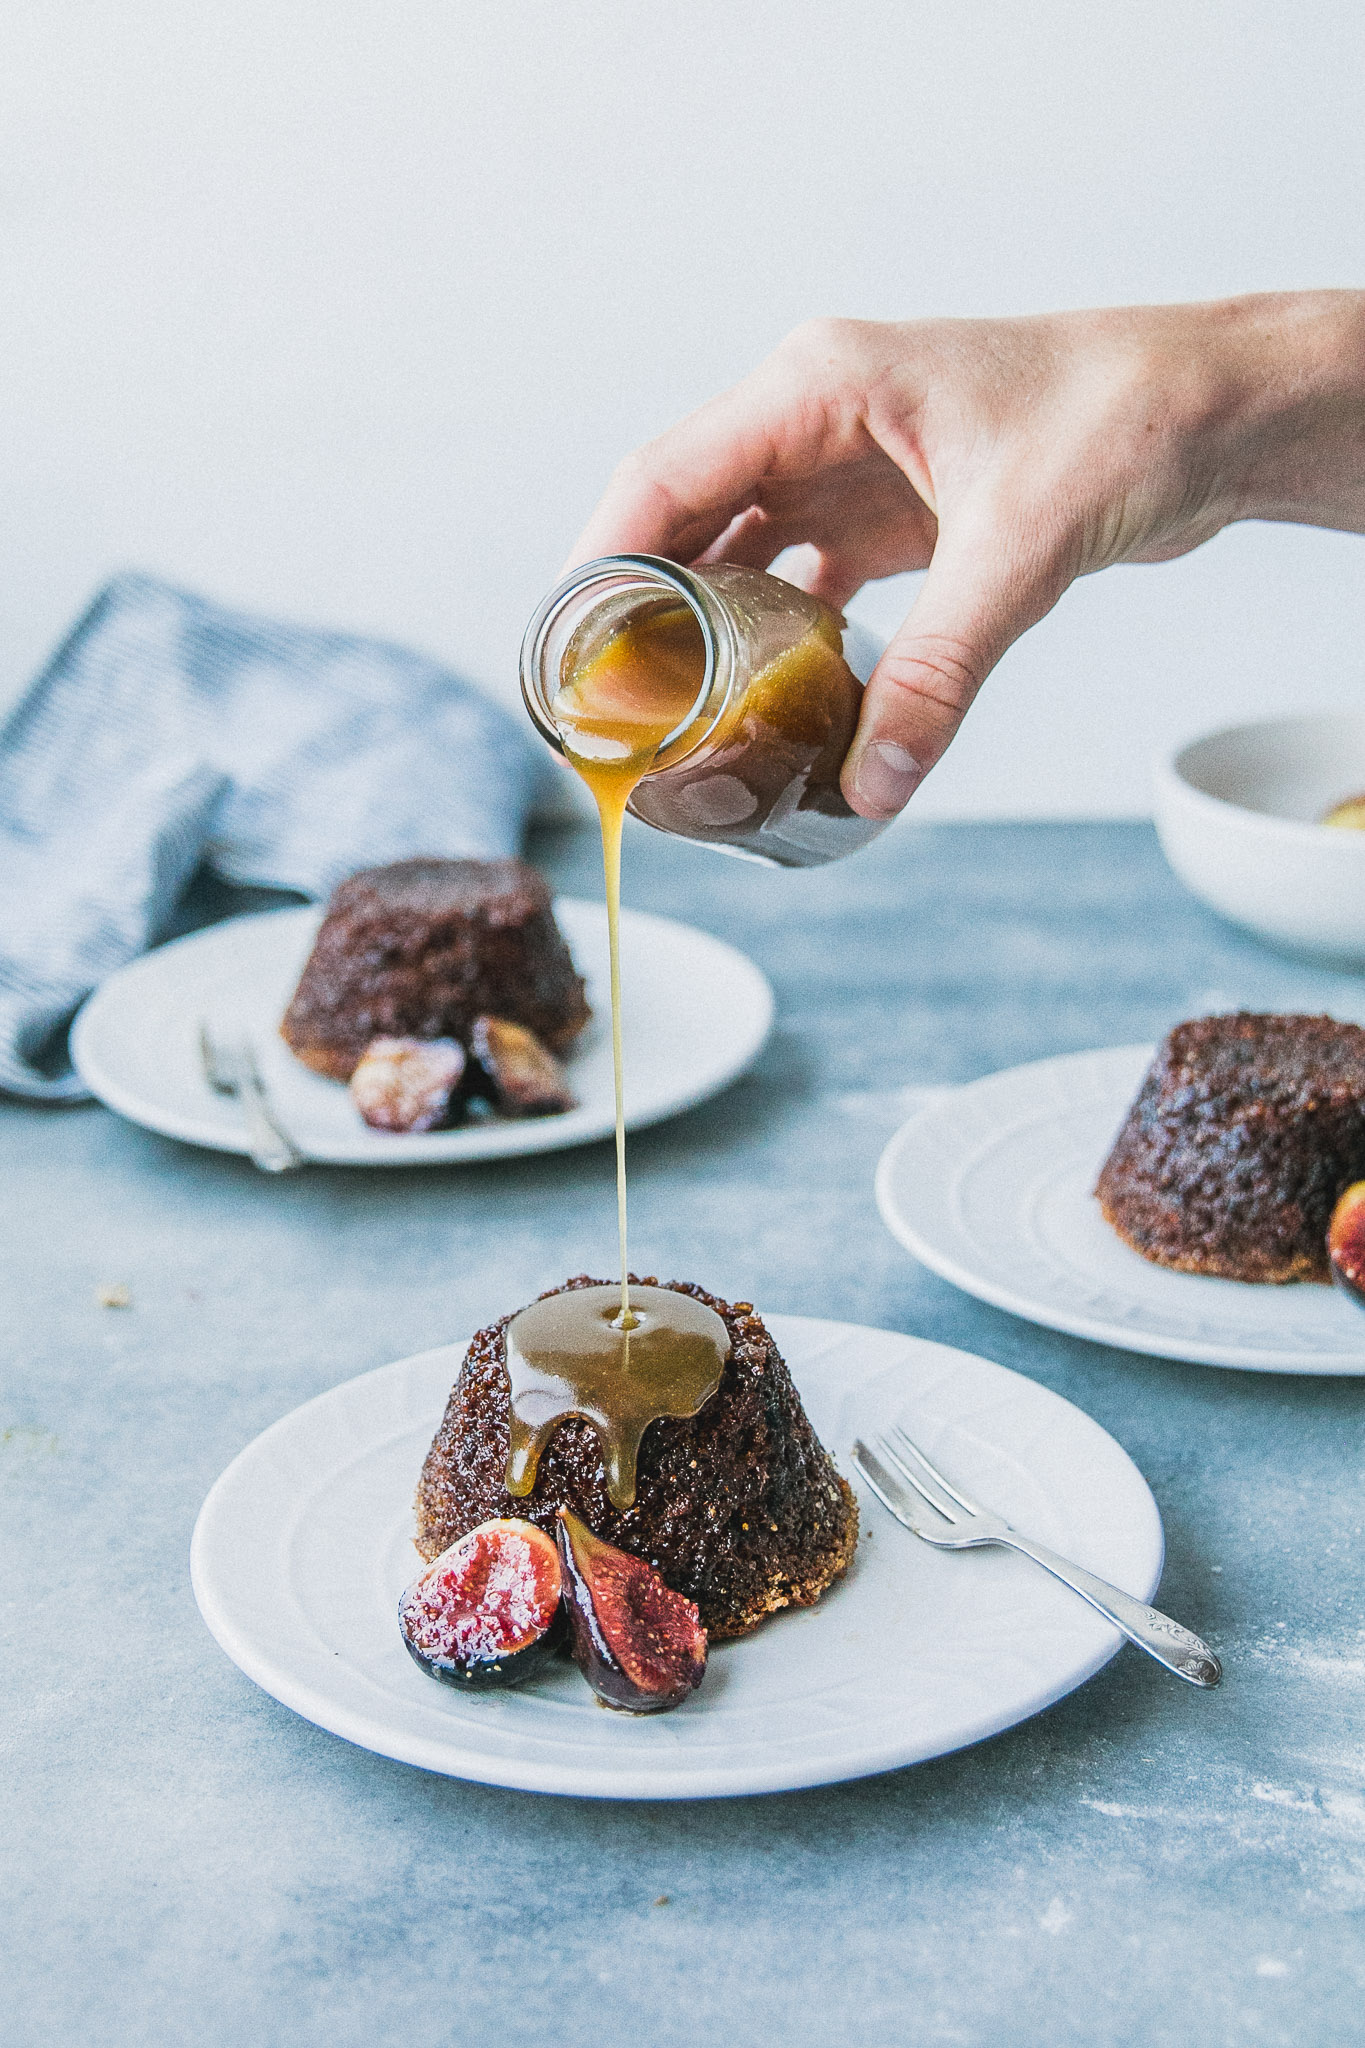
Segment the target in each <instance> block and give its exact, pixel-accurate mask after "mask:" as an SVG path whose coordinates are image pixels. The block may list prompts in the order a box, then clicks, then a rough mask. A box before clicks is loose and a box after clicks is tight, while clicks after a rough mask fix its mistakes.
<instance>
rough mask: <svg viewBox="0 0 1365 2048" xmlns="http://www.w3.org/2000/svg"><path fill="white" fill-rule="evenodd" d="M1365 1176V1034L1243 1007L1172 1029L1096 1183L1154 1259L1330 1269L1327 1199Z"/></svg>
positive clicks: (1272, 1276) (1188, 1269) (1281, 1270)
mask: <svg viewBox="0 0 1365 2048" xmlns="http://www.w3.org/2000/svg"><path fill="white" fill-rule="evenodd" d="M1362 1177H1365V1031H1362V1030H1361V1029H1360V1027H1359V1026H1358V1025H1356V1024H1338V1023H1337V1022H1336V1021H1335V1019H1334V1018H1331V1017H1294V1016H1253V1015H1250V1014H1248V1013H1246V1012H1242V1013H1239V1014H1238V1015H1235V1016H1226V1017H1199V1018H1196V1019H1195V1020H1194V1021H1193V1022H1192V1023H1188V1024H1178V1025H1177V1026H1176V1028H1175V1030H1174V1031H1172V1032H1171V1034H1170V1036H1169V1037H1168V1038H1167V1039H1166V1041H1165V1043H1164V1044H1163V1045H1162V1046H1161V1048H1160V1050H1159V1052H1158V1053H1157V1056H1156V1058H1155V1059H1154V1060H1153V1062H1152V1064H1151V1067H1150V1068H1149V1069H1148V1072H1147V1076H1146V1079H1145V1080H1144V1081H1143V1084H1142V1087H1141V1089H1140V1090H1139V1093H1138V1097H1137V1100H1136V1102H1135V1103H1134V1104H1133V1107H1132V1108H1131V1109H1130V1110H1129V1112H1128V1118H1127V1121H1126V1122H1125V1124H1124V1126H1123V1129H1122V1130H1121V1131H1120V1132H1119V1135H1118V1139H1117V1141H1116V1143H1115V1145H1114V1149H1113V1151H1112V1152H1111V1153H1110V1154H1109V1157H1108V1159H1107V1160H1106V1161H1105V1163H1104V1168H1103V1171H1102V1172H1101V1174H1100V1177H1099V1181H1098V1183H1097V1185H1096V1188H1095V1193H1096V1195H1097V1196H1098V1198H1099V1202H1100V1206H1101V1208H1102V1209H1103V1211H1104V1215H1105V1218H1106V1220H1107V1221H1108V1222H1109V1223H1111V1224H1112V1225H1113V1227H1114V1229H1115V1230H1117V1231H1118V1233H1119V1235H1120V1237H1122V1238H1125V1239H1126V1240H1127V1242H1128V1243H1129V1244H1130V1245H1132V1247H1133V1249H1134V1251H1138V1252H1141V1253H1142V1256H1143V1257H1144V1258H1145V1259H1151V1260H1153V1261H1154V1263H1155V1264H1157V1265H1159V1266H1174V1267H1176V1268H1177V1269H1178V1270H1179V1271H1180V1272H1182V1273H1206V1274H1212V1275H1216V1276H1217V1277H1219V1278H1222V1279H1226V1280H1259V1281H1285V1280H1326V1279H1328V1278H1329V1277H1330V1275H1329V1271H1328V1264H1327V1225H1328V1222H1329V1220H1330V1217H1331V1214H1332V1206H1333V1204H1334V1203H1335V1201H1336V1199H1337V1196H1338V1195H1340V1194H1341V1192H1342V1190H1343V1189H1344V1188H1345V1187H1347V1186H1348V1185H1349V1184H1350V1183H1351V1182H1352V1181H1355V1180H1359V1179H1361V1178H1362Z"/></svg>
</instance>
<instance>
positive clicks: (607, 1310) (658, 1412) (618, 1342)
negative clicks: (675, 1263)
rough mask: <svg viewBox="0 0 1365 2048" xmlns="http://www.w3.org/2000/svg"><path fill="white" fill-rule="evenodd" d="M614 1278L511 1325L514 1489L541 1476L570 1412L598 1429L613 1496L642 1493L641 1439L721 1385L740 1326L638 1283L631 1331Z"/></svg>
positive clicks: (510, 1487)
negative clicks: (544, 1457)
mask: <svg viewBox="0 0 1365 2048" xmlns="http://www.w3.org/2000/svg"><path fill="white" fill-rule="evenodd" d="M617 1307H618V1297H617V1290H616V1289H615V1288H614V1287H575V1288H573V1289H571V1290H570V1292H569V1293H567V1294H551V1295H547V1296H546V1298H545V1299H544V1300H543V1301H536V1302H532V1304H531V1306H530V1307H529V1308H524V1309H523V1310H522V1311H521V1314H520V1315H517V1316H513V1318H512V1320H511V1322H510V1323H509V1324H508V1326H507V1372H508V1377H509V1378H510V1380H511V1382H512V1419H511V1433H510V1442H509V1449H508V1459H507V1491H508V1492H509V1493H510V1494H512V1495H514V1496H516V1497H518V1498H522V1497H524V1496H525V1495H526V1494H528V1493H530V1491H531V1489H532V1488H533V1487H534V1485H535V1483H536V1469H537V1466H538V1464H539V1462H540V1454H541V1452H542V1451H543V1450H544V1448H545V1446H546V1444H547V1443H548V1442H549V1440H550V1438H551V1436H552V1435H553V1434H554V1431H555V1429H556V1428H557V1426H558V1425H559V1423H560V1422H562V1421H563V1419H564V1417H565V1416H566V1415H582V1416H584V1417H585V1418H586V1419H587V1421H589V1422H590V1423H591V1424H592V1426H593V1428H594V1429H595V1430H596V1431H597V1434H598V1437H599V1439H600V1441H601V1444H602V1460H603V1463H604V1465H605V1466H606V1471H607V1495H608V1498H609V1499H610V1501H611V1504H612V1506H613V1507H615V1508H619V1509H621V1510H623V1511H624V1510H625V1509H626V1508H628V1507H629V1506H630V1505H631V1502H632V1501H633V1500H634V1498H635V1461H636V1457H637V1455H638V1453H639V1449H640V1440H641V1438H642V1437H643V1436H644V1433H645V1431H646V1429H648V1427H649V1425H650V1423H651V1422H657V1421H658V1419H659V1417H660V1416H662V1415H678V1416H685V1415H695V1414H696V1413H697V1411H698V1410H699V1409H700V1408H701V1407H702V1406H703V1405H704V1404H705V1403H706V1402H707V1401H709V1400H710V1398H711V1396H712V1394H714V1393H715V1391H716V1388H717V1387H718V1386H719V1385H720V1376H721V1374H722V1372H723V1371H724V1370H725V1361H726V1359H727V1358H728V1357H729V1355H730V1333H729V1331H728V1330H727V1329H726V1327H725V1324H724V1322H723V1321H722V1319H721V1318H720V1317H719V1316H718V1315H717V1314H716V1312H715V1310H714V1309H711V1308H707V1306H706V1304H705V1303H704V1302H700V1301H694V1300H693V1298H692V1296H691V1295H690V1294H675V1293H674V1292H673V1290H672V1288H670V1287H637V1288H636V1290H635V1294H634V1307H633V1322H632V1325H631V1327H630V1329H628V1330H622V1328H621V1327H620V1322H619V1320H618V1316H617Z"/></svg>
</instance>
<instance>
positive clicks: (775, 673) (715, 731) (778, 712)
mask: <svg viewBox="0 0 1365 2048" xmlns="http://www.w3.org/2000/svg"><path fill="white" fill-rule="evenodd" d="M862 697H863V688H862V684H861V683H860V682H859V681H858V679H857V677H856V676H855V675H854V674H853V671H852V670H851V669H850V668H849V666H848V663H847V662H846V661H845V659H844V653H843V645H842V641H841V638H840V633H839V622H838V619H837V617H836V615H835V614H834V613H833V612H828V611H823V610H822V611H820V612H819V613H817V614H816V616H815V617H814V619H813V620H812V622H811V624H810V625H809V627H808V628H807V630H806V631H805V632H804V633H802V634H801V635H800V637H799V638H797V639H795V640H793V641H792V642H791V644H790V645H788V646H787V647H784V648H783V649H782V650H781V651H780V652H779V653H777V654H775V655H774V656H773V658H772V659H771V660H770V661H769V662H767V664H766V665H765V666H763V667H761V668H759V669H757V670H756V671H755V672H754V674H753V675H751V676H750V678H749V680H748V682H747V683H746V684H745V687H744V688H743V690H741V691H738V692H736V693H735V695H734V697H733V699H732V701H731V702H730V703H729V705H728V706H727V707H726V709H725V710H724V712H723V713H722V714H721V717H720V719H719V721H718V722H717V724H716V725H715V726H714V727H713V728H712V729H711V730H710V731H709V732H708V733H707V735H706V744H705V747H704V748H701V749H699V750H698V751H697V752H696V754H695V755H694V756H692V757H690V758H689V756H688V755H687V754H684V755H683V757H682V759H681V760H676V761H674V762H673V764H672V765H671V766H669V767H667V768H666V769H665V770H664V771H663V772H662V773H660V774H659V775H658V776H652V777H650V778H649V779H647V780H646V781H644V782H643V784H642V785H641V786H640V787H639V788H638V789H637V790H636V791H635V792H634V794H633V797H632V799H631V805H630V808H631V810H632V811H633V812H634V813H635V815H636V816H637V817H639V818H643V819H644V821H645V823H646V824H649V825H656V826H658V827H660V828H661V829H662V830H663V831H665V832H678V833H681V834H682V835H683V836H684V837H686V838H688V839H696V840H701V841H710V842H711V843H712V844H718V845H722V846H727V847H729V848H731V849H733V850H742V851H745V852H752V853H756V854H759V855H761V856H763V857H765V858H769V859H778V860H780V861H783V862H785V863H787V864H789V865H792V864H794V865H798V866H799V865H803V864H805V863H806V862H807V861H809V860H812V859H820V860H828V859H830V858H831V857H832V855H833V854H834V853H836V852H838V853H843V852H851V851H853V850H854V849H855V848H856V847H858V846H860V845H863V844H865V843H866V841H867V840H868V839H870V838H872V837H875V835H876V833H877V832H878V830H879V829H880V827H879V826H878V825H876V824H875V823H869V821H868V820H867V819H866V818H860V817H858V815H857V814H856V813H855V812H854V810H853V809H852V807H851V806H850V804H849V802H848V800H847V798H846V797H845V796H844V793H843V791H842V789H841V788H840V786H839V774H840V770H841V769H842V767H843V764H844V759H845V757H846V755H847V753H848V750H849V748H850V747H851V746H852V744H853V735H854V732H855V731H856V729H857V725H858V714H859V711H860V709H861V707H862ZM671 751H672V750H671V749H670V752H671Z"/></svg>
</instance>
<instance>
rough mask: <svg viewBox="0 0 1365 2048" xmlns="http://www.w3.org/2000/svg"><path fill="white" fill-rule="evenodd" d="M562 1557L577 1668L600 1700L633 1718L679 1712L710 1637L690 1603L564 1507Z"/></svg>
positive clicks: (703, 1664)
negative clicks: (593, 1531)
mask: <svg viewBox="0 0 1365 2048" xmlns="http://www.w3.org/2000/svg"><path fill="white" fill-rule="evenodd" d="M559 1554H560V1558H561V1560H562V1562H563V1566H564V1604H565V1606H566V1607H567V1608H568V1611H569V1641H570V1645H571V1647H572V1650H573V1655H574V1662H575V1663H576V1664H577V1666H578V1668H579V1670H580V1671H581V1672H582V1673H583V1676H584V1677H585V1678H586V1679H587V1681H588V1684H589V1685H590V1686H591V1687H592V1689H593V1691H594V1692H595V1693H596V1694H597V1697H598V1698H599V1699H600V1700H605V1702H606V1704H607V1705H608V1706H609V1707H620V1708H622V1709H623V1710H624V1712H626V1713H628V1714H662V1713H666V1712H667V1711H668V1709H669V1708H670V1707H680V1706H681V1705H682V1703H683V1701H684V1700H685V1699H686V1698H687V1696H688V1694H689V1693H690V1692H694V1691H695V1690H696V1688H697V1687H698V1686H699V1685H700V1684H701V1681H702V1674H703V1673H704V1671H705V1670H706V1630H705V1629H704V1628H703V1627H702V1625H701V1621H700V1619H699V1617H698V1614H697V1610H696V1608H695V1607H694V1606H693V1604H692V1602H691V1601H690V1600H684V1599H683V1596H682V1594H681V1593H675V1592H673V1591H672V1589H671V1588H670V1587H668V1586H666V1585H665V1584H664V1582H663V1580H662V1579H661V1578H660V1577H659V1574H658V1573H657V1572H656V1571H654V1570H653V1569H652V1567H651V1566H649V1565H647V1564H646V1563H645V1561H644V1559H643V1558H640V1557H631V1556H630V1555H629V1553H628V1552H627V1551H624V1550H617V1549H616V1547H615V1545H614V1544H611V1543H604V1542H603V1540H602V1538H601V1537H600V1536H594V1535H593V1533H592V1530H591V1529H589V1528H587V1527H586V1526H585V1525H584V1524H583V1523H582V1522H580V1521H579V1519H578V1517H577V1515H574V1514H570V1512H569V1510H568V1509H567V1508H561V1509H560V1510H559Z"/></svg>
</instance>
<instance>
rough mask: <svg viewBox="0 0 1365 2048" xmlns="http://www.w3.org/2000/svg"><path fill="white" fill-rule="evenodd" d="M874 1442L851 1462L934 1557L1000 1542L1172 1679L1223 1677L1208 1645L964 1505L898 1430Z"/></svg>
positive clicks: (857, 1448)
mask: <svg viewBox="0 0 1365 2048" xmlns="http://www.w3.org/2000/svg"><path fill="white" fill-rule="evenodd" d="M893 1438H894V1441H893V1440H892V1439H893ZM874 1441H875V1443H876V1450H875V1451H871V1450H869V1449H868V1447H867V1445H866V1444H865V1443H864V1442H863V1441H862V1439H861V1438H859V1439H858V1441H857V1442H856V1443H855V1444H854V1446H853V1462H854V1464H855V1465H856V1466H857V1468H858V1470H859V1471H860V1472H861V1473H862V1475H863V1478H864V1479H865V1480H866V1481H867V1483H868V1485H869V1486H870V1487H871V1488H872V1491H873V1492H874V1493H875V1494H876V1496H877V1498H878V1500H879V1501H880V1502H881V1504H882V1506H883V1507H884V1508H885V1509H886V1510H887V1512H888V1513H889V1514H892V1515H894V1516H895V1518H896V1520H897V1521H898V1522H899V1523H900V1524H901V1525H902V1527H903V1528H906V1529H909V1530H911V1531H912V1532H913V1534H914V1535H916V1536H918V1537H919V1538H920V1540H921V1542H924V1543H932V1544H933V1545H934V1546H935V1548H936V1549H939V1550H975V1549H977V1548H978V1547H979V1546H980V1545H982V1544H986V1543H1000V1544H1003V1545H1004V1547H1005V1548H1006V1549H1007V1550H1018V1551H1021V1552H1022V1553H1023V1555H1024V1556H1025V1557H1031V1558H1032V1559H1033V1562H1034V1563H1035V1564H1040V1565H1041V1566H1042V1567H1043V1570H1044V1571H1045V1572H1051V1574H1052V1576H1053V1578H1054V1579H1060V1580H1061V1582H1062V1584H1063V1585H1064V1586H1070V1588H1071V1590H1072V1592H1073V1593H1079V1594H1080V1596H1081V1598H1082V1600H1088V1601H1089V1603H1090V1605H1091V1606H1092V1607H1093V1608H1094V1609H1095V1610H1096V1612H1097V1613H1099V1614H1102V1615H1103V1616H1104V1618H1105V1620H1106V1621H1112V1622H1113V1624H1114V1626H1115V1628H1120V1629H1122V1630H1123V1633H1124V1634H1125V1635H1126V1636H1127V1637H1128V1639H1129V1641H1130V1642H1133V1643H1136V1644H1137V1646H1138V1648H1139V1649H1140V1650H1145V1651H1146V1652H1147V1654H1148V1656H1149V1657H1155V1658H1156V1661H1157V1663H1158V1664H1164V1665H1165V1667H1166V1669H1167V1670H1168V1671H1173V1672H1174V1673H1175V1675H1176V1677H1177V1678H1183V1679H1185V1680H1186V1681H1187V1682H1188V1683H1189V1684H1190V1685H1199V1686H1204V1687H1210V1686H1215V1685H1217V1683H1218V1681H1219V1679H1220V1678H1221V1677H1222V1676H1223V1667H1222V1665H1221V1664H1220V1663H1219V1661H1218V1659H1217V1658H1216V1657H1215V1656H1214V1654H1213V1651H1212V1650H1211V1649H1210V1648H1209V1646H1208V1644H1207V1643H1202V1642H1201V1641H1200V1640H1199V1637H1198V1636H1197V1635H1194V1634H1192V1633H1191V1631H1190V1630H1189V1629H1187V1628H1182V1627H1181V1626H1180V1623H1179V1622H1178V1621H1172V1620H1171V1618H1170V1616H1169V1615H1167V1614H1161V1613H1159V1612H1158V1610H1157V1609H1156V1608H1155V1607H1148V1606H1147V1604H1146V1603H1145V1601H1142V1600H1134V1599H1133V1598H1132V1597H1131V1595H1130V1594H1128V1593H1121V1592H1120V1591H1119V1589H1118V1587H1117V1586H1110V1585H1108V1584H1106V1582H1105V1581H1104V1580H1103V1579H1097V1578H1096V1577H1095V1575H1094V1573H1093V1572H1087V1571H1084V1570H1083V1569H1082V1568H1081V1566H1080V1565H1078V1564H1072V1563H1071V1562H1070V1560H1069V1559H1067V1558H1065V1557H1058V1555H1057V1553H1056V1551H1055V1550H1048V1549H1047V1548H1046V1546H1045V1545H1043V1544H1041V1543H1035V1542H1034V1541H1033V1538H1032V1537H1031V1536H1021V1535H1020V1534H1019V1531H1018V1530H1017V1529H1012V1528H1011V1527H1010V1525H1009V1523H1008V1522H1006V1521H1004V1520H1002V1518H1001V1517H1000V1516H999V1515H995V1514H992V1513H991V1511H990V1509H989V1508H983V1507H981V1506H979V1505H978V1503H977V1502H976V1501H974V1500H969V1499H968V1497H967V1495H966V1494H965V1493H963V1492H962V1490H961V1489H960V1488H959V1487H956V1486H954V1485H952V1484H951V1482H950V1481H949V1480H947V1479H945V1478H944V1476H943V1474H942V1473H941V1472H940V1471H939V1470H938V1469H937V1467H935V1466H933V1465H931V1464H930V1463H929V1460H928V1459H927V1458H926V1457H925V1455H924V1453H923V1451H922V1450H920V1448H919V1446H918V1445H917V1444H913V1443H912V1442H911V1441H910V1438H909V1437H908V1436H907V1435H906V1433H905V1431H904V1430H903V1429H901V1428H900V1427H899V1425H897V1426H896V1427H895V1428H894V1429H893V1430H892V1432H891V1434H890V1435H888V1436H879V1437H877V1438H875V1439H874ZM888 1468H889V1469H888ZM902 1482H905V1483H904V1484H902ZM906 1485H909V1486H910V1487H912V1488H913V1489H914V1493H913V1494H910V1493H907V1492H906ZM915 1495H918V1497H919V1498H918V1500H916V1499H915ZM920 1501H923V1502H924V1503H926V1505H927V1506H928V1507H929V1508H930V1509H931V1510H932V1513H931V1514H929V1515H926V1514H925V1513H924V1512H923V1509H922V1508H921V1507H920V1505H919V1502H920Z"/></svg>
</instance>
